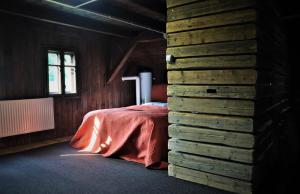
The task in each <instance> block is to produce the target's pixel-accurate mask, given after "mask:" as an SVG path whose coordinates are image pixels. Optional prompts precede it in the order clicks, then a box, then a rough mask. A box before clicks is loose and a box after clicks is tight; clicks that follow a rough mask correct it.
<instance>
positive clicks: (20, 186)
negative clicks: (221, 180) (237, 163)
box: [0, 143, 226, 194]
mask: <svg viewBox="0 0 300 194" xmlns="http://www.w3.org/2000/svg"><path fill="white" fill-rule="evenodd" d="M8 193H9V194H11V193H22V194H27V193H28V194H29V193H34V194H43V193H47V194H52V193H55V194H59V193H68V194H76V193H85V194H89V193H104V194H110V193H118V194H119V193H120V194H121V193H134V194H140V193H141V194H177V193H178V194H185V193H186V194H194V193H195V194H196V193H197V194H225V193H226V192H224V191H220V190H217V189H213V188H210V187H206V186H203V185H199V184H194V183H191V182H187V181H183V180H179V179H176V178H173V177H169V176H168V173H167V170H150V169H146V168H145V167H144V166H143V165H141V164H137V163H133V162H128V161H124V160H120V159H116V158H103V157H101V156H99V155H80V153H79V152H78V151H77V150H75V149H73V148H71V147H70V146H69V145H68V144H67V143H62V144H57V145H52V146H48V147H44V148H39V149H35V150H31V151H27V152H22V153H18V154H13V155H8V156H2V157H1V156H0V194H8Z"/></svg>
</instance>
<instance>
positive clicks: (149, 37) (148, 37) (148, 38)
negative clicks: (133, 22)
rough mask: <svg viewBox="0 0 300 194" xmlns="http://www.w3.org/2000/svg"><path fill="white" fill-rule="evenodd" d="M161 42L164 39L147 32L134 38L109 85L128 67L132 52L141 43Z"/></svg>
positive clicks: (108, 82) (112, 75)
mask: <svg viewBox="0 0 300 194" xmlns="http://www.w3.org/2000/svg"><path fill="white" fill-rule="evenodd" d="M158 40H159V41H160V40H163V38H162V37H159V36H157V35H153V34H149V33H147V32H142V33H140V34H139V35H138V36H136V38H134V39H133V40H132V42H131V44H130V46H129V49H128V51H127V52H126V53H125V55H124V56H123V58H122V59H121V61H120V63H119V64H118V65H117V67H116V68H115V70H114V71H113V73H112V74H111V76H110V78H109V80H108V81H107V84H110V83H111V82H112V81H113V80H115V78H116V77H117V76H118V75H119V73H120V72H121V70H122V69H123V68H124V67H125V66H126V62H127V60H128V59H129V57H130V56H131V54H132V52H133V51H134V49H135V47H136V46H137V45H138V44H139V43H148V42H153V41H158Z"/></svg>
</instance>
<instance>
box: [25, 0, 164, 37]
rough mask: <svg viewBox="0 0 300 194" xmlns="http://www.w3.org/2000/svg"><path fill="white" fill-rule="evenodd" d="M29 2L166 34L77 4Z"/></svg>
mask: <svg viewBox="0 0 300 194" xmlns="http://www.w3.org/2000/svg"><path fill="white" fill-rule="evenodd" d="M26 1H27V2H31V3H35V4H39V5H45V6H48V7H51V8H53V9H56V10H60V11H64V12H67V13H71V14H75V15H80V16H82V17H86V18H90V19H94V20H97V21H101V22H103V21H106V22H117V23H119V24H124V25H127V26H132V27H136V28H140V29H144V30H149V31H152V32H156V33H160V34H164V32H163V31H160V30H157V29H154V28H151V27H147V26H143V25H140V24H136V23H133V22H131V21H126V20H124V19H119V18H116V17H113V16H110V15H105V14H102V13H96V12H93V11H88V10H85V9H82V8H77V7H75V6H72V5H67V4H64V3H60V2H57V1H54V0H44V1H40V0H26Z"/></svg>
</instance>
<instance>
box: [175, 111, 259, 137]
mask: <svg viewBox="0 0 300 194" xmlns="http://www.w3.org/2000/svg"><path fill="white" fill-rule="evenodd" d="M169 123H175V124H183V125H190V126H197V127H207V128H211V129H219V130H222V129H223V130H229V131H240V132H247V133H251V132H253V129H254V125H253V119H252V118H247V117H236V116H221V115H211V114H194V113H182V112H174V111H170V112H169Z"/></svg>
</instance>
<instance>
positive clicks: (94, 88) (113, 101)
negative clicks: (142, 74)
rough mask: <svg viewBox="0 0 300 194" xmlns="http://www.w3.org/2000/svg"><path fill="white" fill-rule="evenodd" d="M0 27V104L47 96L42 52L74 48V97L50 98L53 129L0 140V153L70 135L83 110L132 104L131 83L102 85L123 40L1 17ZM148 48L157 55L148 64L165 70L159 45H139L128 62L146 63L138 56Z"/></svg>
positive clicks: (161, 49)
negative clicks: (76, 91)
mask: <svg viewBox="0 0 300 194" xmlns="http://www.w3.org/2000/svg"><path fill="white" fill-rule="evenodd" d="M0 23H1V28H0V100H8V99H26V98H40V97H46V96H47V84H46V83H47V79H48V78H47V74H46V68H47V63H46V60H45V55H46V51H47V48H49V47H57V48H63V49H74V50H75V51H77V52H78V57H79V61H78V65H79V69H78V75H79V80H78V81H79V83H78V87H79V95H78V96H76V97H55V98H54V101H55V104H54V106H55V107H54V108H55V127H56V128H55V129H54V130H49V131H43V132H37V133H32V134H26V135H18V136H13V137H6V138H1V139H0V148H6V147H11V146H15V145H23V144H27V143H32V142H37V141H41V140H46V139H52V138H57V137H64V136H71V135H73V134H74V133H75V132H76V130H77V128H78V126H79V125H80V123H81V121H82V118H83V116H84V114H85V113H87V112H88V111H91V110H95V109H103V108H111V107H121V106H128V105H132V104H134V103H135V89H134V84H133V83H131V82H122V81H121V78H120V77H119V78H117V79H115V80H114V81H113V82H112V83H111V84H109V85H108V84H107V78H108V76H109V73H110V72H111V70H112V69H113V68H114V66H115V65H116V63H115V61H114V60H115V59H119V58H120V57H122V52H120V50H124V47H123V46H124V44H122V43H123V42H126V41H124V40H123V39H119V38H112V37H109V36H104V35H101V34H97V33H92V32H86V31H82V30H77V29H73V28H68V27H62V26H58V25H54V24H48V23H43V22H38V21H34V20H29V19H24V18H21V17H14V16H9V15H6V14H0ZM148 46H149V47H151V48H152V49H153V50H154V51H156V53H158V54H155V55H154V54H153V52H151V53H150V57H151V58H150V60H152V61H153V62H156V63H155V64H156V65H157V67H159V68H160V67H164V69H166V68H165V61H164V57H165V47H166V43H164V42H161V43H159V42H156V43H148V44H143V45H141V46H140V47H138V48H136V49H135V50H134V52H133V54H132V57H131V58H130V59H129V60H130V61H134V63H135V64H136V63H139V64H144V63H146V64H148V63H149V62H148V61H149V60H148V59H144V60H143V58H142V57H138V56H142V55H143V53H144V52H145V49H146V47H148ZM158 51H159V52H158ZM147 54H149V53H147ZM161 58H163V60H162V59H161ZM145 61H146V62H145ZM157 73H160V71H157ZM120 76H121V75H120ZM160 76H161V75H160V74H158V75H156V77H160Z"/></svg>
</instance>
